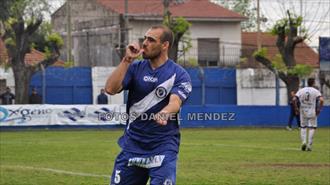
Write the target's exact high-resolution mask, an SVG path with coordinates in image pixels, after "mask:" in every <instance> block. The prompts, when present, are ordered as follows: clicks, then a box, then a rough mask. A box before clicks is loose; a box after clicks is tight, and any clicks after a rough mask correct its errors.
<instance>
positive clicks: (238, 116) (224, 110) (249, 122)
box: [180, 105, 330, 127]
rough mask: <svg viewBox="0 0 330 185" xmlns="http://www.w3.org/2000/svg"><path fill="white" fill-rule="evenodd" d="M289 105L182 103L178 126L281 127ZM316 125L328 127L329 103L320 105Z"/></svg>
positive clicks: (329, 124)
mask: <svg viewBox="0 0 330 185" xmlns="http://www.w3.org/2000/svg"><path fill="white" fill-rule="evenodd" d="M289 114H290V109H289V106H235V105H224V106H222V105H205V106H194V105H185V106H183V108H182V110H181V114H180V120H181V122H180V126H181V127H237V126H242V127H285V126H287V123H288V119H289ZM318 126H319V127H329V126H330V106H326V107H323V109H322V112H321V114H320V116H319V117H318Z"/></svg>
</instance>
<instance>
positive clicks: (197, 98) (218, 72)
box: [186, 68, 237, 105]
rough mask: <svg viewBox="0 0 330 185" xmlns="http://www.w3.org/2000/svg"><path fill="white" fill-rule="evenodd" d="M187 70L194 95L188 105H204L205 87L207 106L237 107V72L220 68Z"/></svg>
mask: <svg viewBox="0 0 330 185" xmlns="http://www.w3.org/2000/svg"><path fill="white" fill-rule="evenodd" d="M203 69H204V76H203V75H202V73H201V71H200V70H199V68H188V69H186V70H187V72H188V73H189V75H190V77H191V81H192V88H193V90H192V94H191V95H190V97H189V99H188V100H187V102H186V104H187V105H202V98H203V97H202V88H203V82H204V86H205V104H216V105H236V104H237V101H236V100H237V93H236V70H235V69H220V68H203ZM203 78H204V79H203Z"/></svg>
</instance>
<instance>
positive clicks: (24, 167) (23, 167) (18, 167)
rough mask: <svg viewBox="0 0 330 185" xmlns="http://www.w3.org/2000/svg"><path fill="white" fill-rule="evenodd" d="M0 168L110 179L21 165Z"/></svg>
mask: <svg viewBox="0 0 330 185" xmlns="http://www.w3.org/2000/svg"><path fill="white" fill-rule="evenodd" d="M0 167H1V168H11V169H22V170H35V171H46V172H52V173H59V174H66V175H74V176H84V177H106V178H110V176H109V175H98V174H92V173H81V172H72V171H65V170H58V169H52V168H39V167H32V166H20V165H18V166H12V165H0Z"/></svg>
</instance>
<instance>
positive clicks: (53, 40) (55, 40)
mask: <svg viewBox="0 0 330 185" xmlns="http://www.w3.org/2000/svg"><path fill="white" fill-rule="evenodd" d="M46 41H47V44H48V45H51V46H57V47H58V48H60V47H62V46H63V44H64V42H63V39H62V37H61V36H60V35H59V34H58V33H52V34H50V35H49V36H48V37H47V39H46Z"/></svg>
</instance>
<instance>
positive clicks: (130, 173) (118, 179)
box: [110, 151, 149, 185]
mask: <svg viewBox="0 0 330 185" xmlns="http://www.w3.org/2000/svg"><path fill="white" fill-rule="evenodd" d="M131 157H132V156H131V154H129V153H127V152H123V151H122V152H121V153H120V154H119V155H118V156H117V158H116V161H115V165H114V168H113V172H112V176H111V181H110V185H145V184H146V183H147V181H148V178H149V177H148V170H147V169H144V168H140V167H136V166H128V160H129V159H130V158H131Z"/></svg>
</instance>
